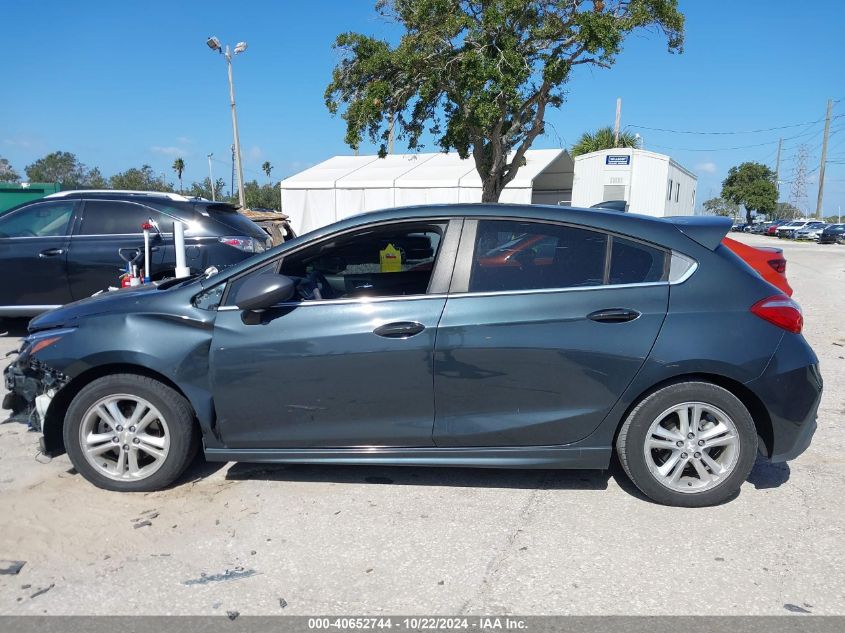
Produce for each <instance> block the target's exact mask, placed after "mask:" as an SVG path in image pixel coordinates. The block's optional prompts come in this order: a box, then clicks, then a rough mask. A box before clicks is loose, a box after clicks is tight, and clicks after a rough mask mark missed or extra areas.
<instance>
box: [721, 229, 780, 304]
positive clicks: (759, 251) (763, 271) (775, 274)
mask: <svg viewBox="0 0 845 633" xmlns="http://www.w3.org/2000/svg"><path fill="white" fill-rule="evenodd" d="M722 244H724V245H725V246H727V247H728V248H729V249H731V250H732V251H733V252H734V253H736V254H737V255H739V256H740V257H741V258H742V259H743V260H745V263H746V264H748V265H749V266H751V267H752V268H753V269H754V270H756V271H757V272H758V273H760V276H761V277H762V278H763V279H765V280H766V281H768V282H769V283H770V284H772V285H773V286H775V287H776V288H778V289H779V290H781V291H783V292H784V293H786V295H787V296H789V297H791V296H792V287H791V286H790V285H789V282H788V281H787V280H786V259H785V258H784V256H783V249H780V248H775V247H773V246H761V247H755V246H749V245H748V244H743V243H742V242H737V241H736V240H732V239H731V238H729V237H726V238H725V239H723V240H722Z"/></svg>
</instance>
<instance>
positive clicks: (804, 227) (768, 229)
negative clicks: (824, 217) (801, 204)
mask: <svg viewBox="0 0 845 633" xmlns="http://www.w3.org/2000/svg"><path fill="white" fill-rule="evenodd" d="M735 226H736V225H735ZM744 226H747V225H744ZM743 230H747V232H750V233H756V234H758V235H769V236H772V237H778V238H780V239H794V240H813V241H816V242H819V243H820V244H839V243H842V241H843V233H845V224H828V223H827V222H822V221H821V220H774V221H772V222H759V223H757V224H754V225H753V226H751V227H750V228H747V229H743Z"/></svg>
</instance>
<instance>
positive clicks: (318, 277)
mask: <svg viewBox="0 0 845 633" xmlns="http://www.w3.org/2000/svg"><path fill="white" fill-rule="evenodd" d="M296 293H297V294H298V295H299V297H300V298H301V299H303V300H304V301H315V300H319V299H334V298H335V293H334V289H333V288H332V287H331V285H329V282H328V280H327V279H326V277H325V275H323V273H321V272H320V271H319V270H312V271H311V272H309V273H308V275H307V276H305V277H304V278H303V279H302V281H300V282H299V283H298V284H297V286H296Z"/></svg>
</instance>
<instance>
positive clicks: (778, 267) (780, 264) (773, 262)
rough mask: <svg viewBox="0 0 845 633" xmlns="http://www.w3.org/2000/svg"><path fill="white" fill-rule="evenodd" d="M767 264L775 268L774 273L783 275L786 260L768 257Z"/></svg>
mask: <svg viewBox="0 0 845 633" xmlns="http://www.w3.org/2000/svg"><path fill="white" fill-rule="evenodd" d="M769 266H771V267H772V268H774V269H775V272H776V273H780V274H781V275H783V274H784V273H785V272H786V260H785V259H770V260H769Z"/></svg>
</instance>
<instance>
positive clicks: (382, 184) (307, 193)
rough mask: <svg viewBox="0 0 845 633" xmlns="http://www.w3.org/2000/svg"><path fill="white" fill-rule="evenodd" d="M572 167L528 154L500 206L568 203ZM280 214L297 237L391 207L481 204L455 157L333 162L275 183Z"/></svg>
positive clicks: (547, 152) (463, 163)
mask: <svg viewBox="0 0 845 633" xmlns="http://www.w3.org/2000/svg"><path fill="white" fill-rule="evenodd" d="M572 179H573V162H572V159H571V158H570V156H569V154H567V153H566V152H565V151H564V150H561V149H537V150H528V152H527V153H526V155H525V165H523V166H522V167H521V168H520V170H519V172H518V173H517V176H516V178H515V179H514V180H513V181H511V182H510V183H509V184H508V186H507V187H505V190H504V191H503V192H502V195H501V197H500V201H501V202H514V203H522V204H531V203H551V204H555V203H557V202H567V203H568V202H569V200H570V198H571V195H572ZM280 187H281V189H282V209H283V210H284V212H285V213H287V214H288V216H290V218H291V222H292V224H293V228H294V230H295V231H296V232H297V233H305V232H308V231H312V230H314V229H317V228H320V227H322V226H325V225H327V224H331V223H332V222H335V221H337V220H341V219H343V218H346V217H349V216H350V215H355V214H357V213H362V212H365V211H375V210H377V209H386V208H390V207H394V206H407V205H414V204H437V203H457V202H480V201H481V178H480V177H479V176H478V173H477V172H476V170H475V162H474V161H473V159H472V158H468V159H466V160H462V159H461V158H460V157H459V156H458V155H457V154H456V153H449V154H444V153H432V154H393V155H390V156H387V157H385V158H378V156H335V157H334V158H330V159H329V160H327V161H324V162H322V163H320V164H318V165H315V166H313V167H311V168H309V169H306V170H305V171H303V172H300V173H298V174H295V175H293V176H291V177H289V178H286V179H285V180H283V181H282V182H281V185H280Z"/></svg>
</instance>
